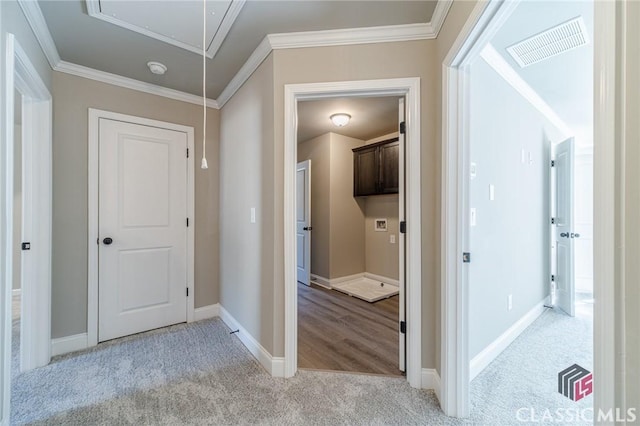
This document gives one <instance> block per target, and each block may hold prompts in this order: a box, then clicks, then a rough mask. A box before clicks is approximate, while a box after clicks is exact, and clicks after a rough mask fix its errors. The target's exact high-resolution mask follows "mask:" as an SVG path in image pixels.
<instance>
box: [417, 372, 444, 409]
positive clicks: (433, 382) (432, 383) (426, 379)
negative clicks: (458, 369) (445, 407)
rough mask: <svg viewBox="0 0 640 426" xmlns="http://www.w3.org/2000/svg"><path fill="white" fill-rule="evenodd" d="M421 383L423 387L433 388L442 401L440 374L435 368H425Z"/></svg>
mask: <svg viewBox="0 0 640 426" xmlns="http://www.w3.org/2000/svg"><path fill="white" fill-rule="evenodd" d="M420 383H421V385H420V387H421V388H422V389H430V390H433V391H434V392H435V394H436V398H438V402H439V401H440V375H439V374H438V371H437V370H436V369H435V368H423V369H422V373H421V381H420Z"/></svg>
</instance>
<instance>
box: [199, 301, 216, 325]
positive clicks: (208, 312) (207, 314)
mask: <svg viewBox="0 0 640 426" xmlns="http://www.w3.org/2000/svg"><path fill="white" fill-rule="evenodd" d="M219 316H220V304H219V303H216V304H213V305H207V306H201V307H199V308H196V309H195V311H194V313H193V321H201V320H205V319H209V318H215V317H219Z"/></svg>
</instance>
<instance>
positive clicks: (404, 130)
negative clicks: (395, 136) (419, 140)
mask: <svg viewBox="0 0 640 426" xmlns="http://www.w3.org/2000/svg"><path fill="white" fill-rule="evenodd" d="M406 132H407V125H406V124H405V123H404V121H402V122H401V123H400V134H401V135H404V134H405V133H406Z"/></svg>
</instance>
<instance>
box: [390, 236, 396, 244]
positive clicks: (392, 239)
mask: <svg viewBox="0 0 640 426" xmlns="http://www.w3.org/2000/svg"><path fill="white" fill-rule="evenodd" d="M389 242H390V243H391V244H395V243H396V236H395V234H391V235H389Z"/></svg>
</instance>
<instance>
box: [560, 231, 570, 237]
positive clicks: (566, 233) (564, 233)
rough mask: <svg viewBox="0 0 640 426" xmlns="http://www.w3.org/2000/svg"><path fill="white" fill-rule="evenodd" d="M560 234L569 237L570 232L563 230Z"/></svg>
mask: <svg viewBox="0 0 640 426" xmlns="http://www.w3.org/2000/svg"><path fill="white" fill-rule="evenodd" d="M560 236H561V237H562V238H569V233H568V232H561V233H560Z"/></svg>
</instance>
